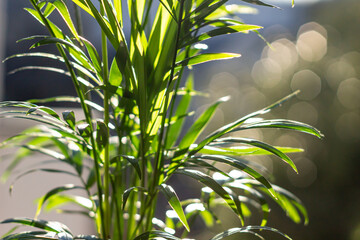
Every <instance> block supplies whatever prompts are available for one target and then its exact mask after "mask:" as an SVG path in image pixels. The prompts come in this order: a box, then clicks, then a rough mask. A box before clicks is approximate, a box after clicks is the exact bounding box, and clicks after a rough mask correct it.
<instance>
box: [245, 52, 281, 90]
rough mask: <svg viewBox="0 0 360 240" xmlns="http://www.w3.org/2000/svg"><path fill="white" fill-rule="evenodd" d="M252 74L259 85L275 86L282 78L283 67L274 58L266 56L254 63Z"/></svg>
mask: <svg viewBox="0 0 360 240" xmlns="http://www.w3.org/2000/svg"><path fill="white" fill-rule="evenodd" d="M251 76H252V77H253V79H254V81H255V83H256V84H257V85H258V86H259V87H261V88H273V87H275V86H276V85H278V84H279V82H280V81H281V79H282V68H281V66H280V64H279V63H278V62H276V61H274V60H273V59H271V58H264V59H261V60H259V61H257V62H256V63H255V64H254V67H253V69H252V72H251Z"/></svg>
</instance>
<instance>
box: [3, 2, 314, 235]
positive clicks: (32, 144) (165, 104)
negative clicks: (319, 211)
mask: <svg viewBox="0 0 360 240" xmlns="http://www.w3.org/2000/svg"><path fill="white" fill-rule="evenodd" d="M244 1H245V0H244ZM30 2H31V4H32V8H27V9H26V11H28V12H29V13H30V14H31V15H32V17H34V18H35V19H36V20H38V21H39V22H40V24H42V25H43V26H44V27H45V28H46V29H47V30H48V32H49V35H48V36H31V37H28V38H25V39H22V41H35V43H33V44H32V45H31V48H38V47H40V46H44V45H48V44H53V45H55V46H56V48H57V50H58V54H52V53H44V52H36V53H25V54H18V55H15V56H12V57H10V58H14V57H43V58H48V59H55V60H58V61H59V63H60V64H64V65H65V66H66V69H67V70H63V69H61V68H45V69H46V70H50V71H56V72H59V73H62V74H64V75H66V76H67V77H70V78H71V79H72V81H73V84H74V87H75V90H76V93H77V96H76V97H72V96H62V97H54V98H50V99H41V100H31V101H27V102H15V101H7V102H2V103H0V107H1V108H2V109H4V110H3V111H2V112H0V117H1V118H22V119H29V120H33V121H36V122H39V123H41V124H42V125H41V126H39V127H34V128H31V129H28V130H26V131H24V132H22V133H19V134H18V135H16V136H13V137H11V138H9V139H7V140H6V141H4V142H3V143H1V145H0V146H1V147H3V148H4V147H20V150H19V151H18V152H17V154H16V155H15V157H14V160H13V162H12V163H11V164H10V165H9V167H8V169H7V170H6V172H5V174H4V176H3V178H4V179H6V178H7V177H8V176H9V175H10V174H11V172H12V170H13V169H14V168H15V167H16V166H17V165H18V164H19V163H20V162H21V161H22V160H23V159H24V158H25V157H27V156H29V155H30V154H31V153H33V152H37V153H41V154H44V155H46V156H48V157H51V158H53V159H55V160H56V161H59V162H61V163H63V164H66V165H68V166H70V167H71V168H72V169H73V171H66V170H59V169H52V168H42V167H39V168H36V169H30V170H28V171H26V172H24V173H23V174H21V175H20V176H19V177H18V178H17V179H19V178H20V177H23V176H25V175H27V174H31V173H33V172H37V171H45V172H51V173H54V174H58V173H59V174H60V173H61V174H67V175H70V176H73V177H74V178H78V179H80V181H81V183H82V184H81V185H80V186H76V185H72V184H70V185H64V186H58V187H55V188H53V189H52V190H50V191H49V192H47V193H45V195H44V196H43V197H42V198H41V199H40V200H39V201H38V206H37V211H36V216H35V218H34V219H29V218H12V219H7V220H4V221H3V222H2V223H18V224H21V225H28V226H33V227H36V228H40V229H41V230H37V231H29V232H20V233H12V232H11V233H9V234H7V235H6V236H4V237H3V239H98V238H99V239H153V238H158V239H160V238H164V239H180V238H181V237H185V236H186V235H187V232H188V231H190V229H191V224H189V223H191V222H192V220H193V219H195V218H200V219H202V220H203V221H204V222H205V224H206V225H207V226H208V227H211V226H213V225H215V224H217V216H216V215H215V213H214V211H213V209H214V208H215V207H217V206H227V207H228V208H229V209H230V210H231V211H232V212H233V213H234V214H235V215H236V216H238V218H239V221H240V223H241V224H242V225H243V226H242V227H239V228H232V229H229V230H227V231H225V232H222V233H219V234H217V235H215V236H214V237H213V238H212V239H222V238H225V237H227V236H230V235H232V234H238V233H247V234H249V233H250V234H253V235H255V236H257V237H260V238H261V236H260V235H259V233H257V232H256V230H270V231H273V232H276V233H279V234H280V235H282V236H283V237H285V238H289V237H288V236H287V235H285V234H283V233H281V232H279V231H278V230H275V229H273V228H270V227H267V226H266V224H267V219H268V215H269V211H270V209H269V206H268V199H273V200H274V201H275V202H276V203H277V204H278V205H279V206H280V207H281V208H283V210H284V211H285V212H286V214H287V215H288V216H289V217H290V218H291V219H292V220H293V221H295V222H301V219H304V221H305V223H306V222H307V220H308V219H307V214H306V210H305V207H304V206H303V205H302V203H301V202H300V200H299V199H297V197H295V196H294V195H292V194H291V193H289V192H287V191H286V190H284V189H282V188H280V187H278V186H275V185H273V184H271V183H270V182H269V181H268V180H267V179H266V178H265V176H264V173H262V171H260V170H261V166H258V165H257V164H255V163H253V162H251V161H247V160H244V159H243V158H242V157H243V156H247V155H265V154H268V155H275V156H277V157H279V158H280V159H281V160H283V161H284V162H285V163H287V164H288V165H290V166H291V167H292V168H293V169H294V171H295V172H297V169H296V166H295V164H294V163H293V161H292V160H291V159H290V158H289V157H288V156H287V155H286V154H285V153H288V152H298V151H301V149H294V148H287V147H274V146H272V145H270V144H268V143H265V142H262V141H259V140H255V139H249V138H239V137H237V138H235V137H231V134H230V133H233V132H238V133H241V132H242V131H245V130H248V129H255V128H280V129H290V130H294V131H300V132H304V133H308V134H311V135H315V136H317V137H321V133H320V132H319V131H318V130H316V129H315V128H313V127H311V126H309V125H307V124H304V123H300V122H296V121H291V120H284V119H273V120H263V119H261V118H258V117H259V116H261V115H263V114H266V113H268V112H269V111H271V110H272V109H273V108H275V107H277V106H279V105H281V104H282V103H283V102H284V101H286V100H288V99H289V98H290V97H292V96H293V95H295V94H296V92H295V93H294V94H291V95H289V96H287V97H285V98H284V99H281V100H280V101H278V102H276V103H275V104H272V105H270V106H268V107H266V108H264V109H261V110H259V111H256V112H254V113H251V114H249V115H247V116H244V117H241V118H239V119H238V120H237V121H235V122H232V123H229V124H227V125H226V126H223V127H221V128H220V129H218V130H216V131H214V132H213V133H211V134H210V135H208V136H207V137H205V138H201V139H200V138H199V136H200V134H201V132H202V131H203V130H204V129H205V127H206V126H207V124H208V123H209V122H210V120H211V118H212V117H213V115H214V113H215V111H216V109H217V108H218V106H219V105H220V104H221V103H223V102H224V101H226V100H227V99H228V98H227V97H224V98H221V99H219V100H218V101H216V102H215V103H213V104H212V105H210V107H208V108H207V109H206V110H205V111H204V112H203V113H202V114H201V115H200V117H199V118H198V119H197V120H196V121H195V122H194V123H193V124H192V126H191V127H187V126H186V125H185V124H184V120H185V119H186V118H187V117H188V116H190V115H191V112H189V111H188V109H189V106H190V102H191V98H192V97H193V96H196V95H201V94H200V93H198V92H197V91H195V90H194V88H193V85H194V82H193V81H194V80H193V79H192V77H191V74H190V75H189V77H188V78H187V80H186V81H185V82H182V81H181V80H182V79H183V76H185V70H186V69H187V68H188V69H191V66H193V65H196V64H200V63H205V62H209V61H214V60H224V59H230V58H236V57H239V56H240V55H239V54H237V53H209V52H206V53H203V52H202V50H203V49H204V44H203V43H202V41H204V40H207V39H210V38H213V37H216V36H221V35H225V34H233V33H247V32H249V31H253V32H255V33H258V32H257V30H258V29H260V27H259V26H256V25H248V24H245V23H243V22H241V21H240V20H238V18H237V17H236V15H235V14H237V13H241V12H242V9H243V8H244V6H242V5H236V7H234V5H231V6H232V7H229V5H226V4H227V1H226V0H220V1H215V0H203V1H202V0H180V1H176V2H175V1H172V0H166V1H160V2H159V3H158V2H153V1H151V0H149V1H141V0H133V1H128V2H127V4H126V3H125V2H122V1H120V0H114V1H110V0H101V1H100V2H99V3H100V4H95V3H93V2H92V1H91V0H73V1H72V3H74V4H75V6H76V9H77V10H79V9H78V8H81V9H82V10H83V11H84V12H85V13H86V14H89V15H90V16H92V17H93V18H94V19H95V21H96V22H97V24H98V26H99V27H100V28H101V43H102V44H101V51H98V50H97V49H96V48H95V47H94V45H93V44H92V43H91V42H89V41H88V40H86V39H85V38H84V37H83V36H82V33H81V32H79V31H80V27H79V21H77V22H75V23H74V22H73V21H72V17H71V15H70V12H69V9H68V5H67V4H66V2H65V1H63V0H55V1H39V0H30ZM245 2H249V1H245ZM251 3H255V4H258V5H264V6H270V5H268V4H265V3H263V2H261V1H258V0H255V1H251ZM126 7H127V8H128V15H127V14H125V8H126ZM152 11H156V15H155V17H154V18H153V19H152V18H151V14H150V13H151V12H152ZM55 12H58V13H59V15H60V17H61V18H62V20H63V21H64V22H65V23H66V27H67V29H61V28H59V27H58V26H57V25H56V24H55V23H54V22H53V21H52V20H51V17H50V16H52V15H54V14H55ZM78 20H79V19H78ZM125 24H130V27H131V31H130V35H129V36H126V34H125V32H124V31H123V27H124V25H125ZM109 43H110V45H111V47H112V48H113V49H114V50H115V52H116V54H115V56H114V57H113V58H112V59H111V57H110V56H109V55H110V54H108V51H109V49H110V47H109V46H108V44H109ZM109 60H111V61H109ZM30 68H34V69H44V67H38V66H31V67H30ZM20 70H22V69H20ZM15 71H17V70H15ZM186 71H187V70H186ZM182 86H183V87H182ZM94 96H96V97H97V98H100V99H101V103H97V102H95V101H93V100H92V97H94ZM48 102H76V103H79V104H80V106H81V108H82V110H83V113H84V119H76V117H75V114H74V112H73V111H65V112H63V113H62V114H61V115H59V114H58V113H57V112H56V111H55V110H53V109H51V108H49V107H46V106H42V105H39V104H42V103H48ZM99 113H100V114H101V115H102V117H101V118H100V119H99V118H98V117H96V116H98V115H99ZM181 136H182V137H181ZM89 163H91V164H90V166H89ZM221 166H228V167H230V170H231V171H229V172H227V171H224V170H223V168H222V167H221ZM258 169H260V170H258ZM174 175H179V176H182V175H185V176H187V177H189V178H192V179H193V180H196V181H198V182H200V183H202V184H203V185H204V188H202V189H201V197H199V198H196V199H186V200H183V201H180V198H179V197H178V193H176V192H175V190H174V188H173V186H171V185H170V183H169V179H170V178H171V177H172V176H174ZM74 189H83V190H84V192H85V193H86V196H77V195H72V194H71V192H70V190H74ZM68 192H70V193H68ZM159 194H161V195H163V196H164V197H165V199H166V200H167V202H168V203H169V206H170V208H171V209H172V210H169V211H168V212H167V213H168V214H167V215H166V219H163V220H160V219H157V218H155V208H156V203H157V199H158V196H159ZM50 203H51V207H52V208H56V207H58V206H59V205H60V204H64V203H67V204H76V205H79V206H80V207H82V208H83V210H84V212H86V213H87V215H88V216H89V217H90V218H92V219H93V220H94V223H95V224H96V227H97V232H98V237H95V236H86V235H82V236H74V235H73V234H72V232H71V231H70V230H69V229H68V228H67V227H66V226H65V225H63V224H61V223H58V222H51V221H44V220H39V219H38V217H39V215H40V214H41V211H42V209H43V208H44V207H46V206H48V205H49V204H50ZM139 203H141V204H139ZM252 208H255V209H260V210H261V212H262V221H261V223H260V226H249V225H248V224H245V223H246V221H245V220H246V219H247V218H248V217H249V216H250V212H251V211H252V210H251V209H252ZM184 209H185V210H184ZM184 229H185V231H183V230H184Z"/></svg>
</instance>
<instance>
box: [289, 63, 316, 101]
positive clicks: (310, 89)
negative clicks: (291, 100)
mask: <svg viewBox="0 0 360 240" xmlns="http://www.w3.org/2000/svg"><path fill="white" fill-rule="evenodd" d="M291 89H292V90H293V91H296V90H300V91H301V92H300V94H299V95H298V97H299V98H300V99H303V100H312V99H314V98H315V97H316V96H317V95H318V94H319V93H320V91H321V79H320V77H319V76H318V75H317V74H316V73H314V72H313V71H311V70H308V69H306V70H302V71H299V72H297V73H295V74H294V76H293V78H292V80H291Z"/></svg>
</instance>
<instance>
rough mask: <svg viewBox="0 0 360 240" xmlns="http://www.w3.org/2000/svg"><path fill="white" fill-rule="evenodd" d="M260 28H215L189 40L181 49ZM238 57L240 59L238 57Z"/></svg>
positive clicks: (246, 26) (251, 26)
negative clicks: (222, 36)
mask: <svg viewBox="0 0 360 240" xmlns="http://www.w3.org/2000/svg"><path fill="white" fill-rule="evenodd" d="M260 28H261V27H260V26H256V25H247V24H238V25H229V26H224V27H219V28H216V29H214V30H211V31H209V32H206V33H203V34H201V35H199V36H197V37H194V38H192V39H190V40H189V41H188V42H186V43H184V45H182V47H186V46H188V45H191V44H194V43H197V42H201V41H204V40H207V39H210V38H213V37H216V36H221V35H225V34H232V33H240V32H243V33H244V32H245V33H247V32H248V31H251V30H257V29H260ZM238 57H240V55H239V56H238Z"/></svg>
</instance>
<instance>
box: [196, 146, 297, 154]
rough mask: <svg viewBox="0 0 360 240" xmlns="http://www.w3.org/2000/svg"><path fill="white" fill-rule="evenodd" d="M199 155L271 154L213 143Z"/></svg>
mask: <svg viewBox="0 0 360 240" xmlns="http://www.w3.org/2000/svg"><path fill="white" fill-rule="evenodd" d="M275 148H276V149H278V150H279V151H281V152H283V153H296V152H303V151H304V150H303V149H301V148H292V147H278V146H275ZM199 153H201V154H209V155H226V156H258V155H270V154H272V153H271V152H269V151H266V150H264V149H261V148H258V147H245V146H241V147H240V146H232V147H223V146H221V144H219V146H217V145H216V144H215V143H213V144H211V146H204V147H203V148H202V149H201V150H200V151H199Z"/></svg>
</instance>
